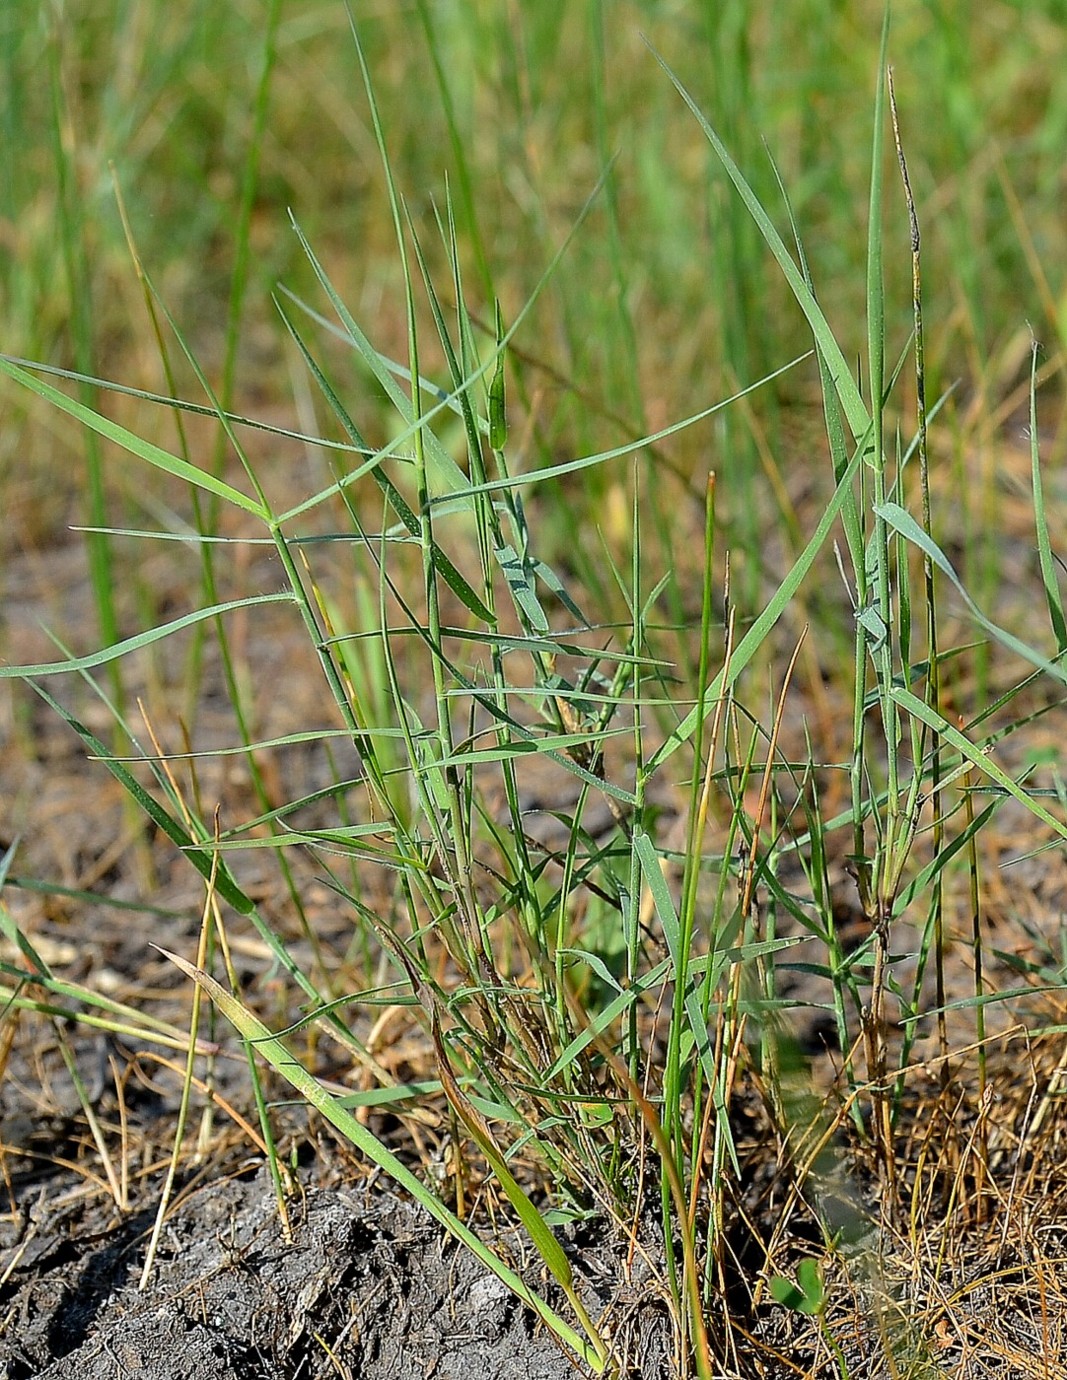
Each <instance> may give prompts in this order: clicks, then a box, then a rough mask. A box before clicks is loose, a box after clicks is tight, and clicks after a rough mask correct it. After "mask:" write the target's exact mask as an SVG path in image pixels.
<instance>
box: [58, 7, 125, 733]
mask: <svg viewBox="0 0 1067 1380" xmlns="http://www.w3.org/2000/svg"><path fill="white" fill-rule="evenodd" d="M48 14H49V16H50V17H47V18H46V22H47V23H48V29H49V32H48V39H47V44H46V47H47V53H48V75H49V85H50V91H51V97H52V126H51V135H52V153H53V163H54V166H55V171H56V183H57V190H58V200H59V239H60V246H61V249H62V257H63V266H64V269H65V272H66V279H67V294H68V298H69V307H70V325H71V334H72V345H73V350H74V358H75V360H76V362H77V363H76V367H77V369H78V370H79V372H80V373H82V374H83V375H89V374H91V373H92V353H93V327H92V321H93V290H92V277H91V275H90V273H89V264H88V259H87V253H86V243H85V236H86V223H85V220H84V218H83V215H82V211H81V205H82V195H83V193H82V189H81V187H80V186H79V185H78V176H77V158H76V155H77V149H76V148H75V147H72V146H68V145H72V143H73V129H72V125H73V119H72V112H71V110H70V108H69V106H68V102H67V96H66V93H65V90H64V85H65V83H64V73H63V52H62V46H61V45H62V43H63V41H64V36H65V35H66V36H69V35H70V30H69V29H68V28H67V26H66V25H64V24H63V22H62V21H61V19H60V17H59V14H58V12H56V13H54V14H53V13H51V12H48ZM79 395H80V398H81V401H82V403H83V404H84V405H85V406H86V407H88V408H93V409H94V410H95V409H96V408H97V406H98V401H97V396H96V391H95V389H94V388H93V387H92V386H91V385H89V384H88V383H84V382H83V383H82V384H80V385H79ZM85 462H86V478H87V486H88V513H89V525H90V526H91V527H93V528H95V529H98V530H96V531H93V532H91V533H89V534H87V537H86V545H87V547H88V552H89V577H90V582H91V584H92V589H93V603H94V606H95V608H96V616H97V620H98V622H99V625H100V636H101V638H102V639H103V641H104V644H105V645H107V646H110V645H111V644H113V643H115V642H117V641H118V639H119V620H118V613H117V611H116V608H115V590H116V588H117V587H118V584H119V582H118V581H117V580H116V579H115V575H114V568H113V564H112V559H111V549H110V538H109V537H108V536H107V535H106V533H105V532H103V531H102V530H99V529H102V528H104V527H105V526H106V524H107V501H106V497H105V493H104V469H103V458H102V455H101V451H100V444H99V441H98V439H97V437H96V435H95V433H93V432H89V433H87V434H86V437H85ZM108 679H109V680H110V682H111V693H112V696H113V697H114V698H115V699H116V701H118V702H119V703H121V702H122V696H123V693H124V691H123V686H122V680H121V677H120V676H119V671H118V667H117V666H114V665H112V666H110V667H109V668H108ZM115 748H116V751H122V748H121V746H120V745H119V744H116V745H115Z"/></svg>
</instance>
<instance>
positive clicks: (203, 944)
mask: <svg viewBox="0 0 1067 1380" xmlns="http://www.w3.org/2000/svg"><path fill="white" fill-rule="evenodd" d="M218 862H219V854H218V853H216V854H215V866H214V868H213V871H212V875H211V876H210V877H209V878H208V880H207V889H206V891H205V894H204V906H203V910H202V911H201V915H200V933H199V936H198V939H197V950H196V969H197V971H198V972H204V971H205V970H204V967H203V964H204V961H205V959H206V955H207V949H208V943H209V934H210V931H211V928H212V926H213V924H214V916H215V880H216V877H217V875H218ZM202 1002H203V993H202V990H201V987H200V985H199V984H194V987H193V997H192V1003H191V1007H190V1012H189V1047H188V1052H187V1054H186V1059H185V1076H184V1078H183V1079H182V1091H181V1097H180V1099H179V1102H178V1112H177V1116H176V1118H175V1125H174V1142H173V1145H172V1147H171V1153H170V1160H169V1162H168V1164H167V1173H166V1176H165V1178H164V1180H163V1187H162V1189H161V1191H160V1195H159V1206H158V1208H157V1209H156V1219H155V1222H154V1223H153V1226H152V1231H151V1234H150V1236H149V1238H148V1246H147V1247H146V1249H145V1258H144V1265H143V1267H142V1269H141V1277H140V1281H139V1282H138V1286H137V1287H138V1289H140V1290H141V1291H142V1292H143V1291H144V1290H145V1289H146V1288H147V1287H148V1281H149V1279H150V1278H151V1275H152V1267H153V1265H154V1264H155V1259H156V1252H157V1251H158V1249H159V1241H160V1237H161V1236H162V1234H163V1223H164V1222H165V1220H166V1216H167V1209H168V1208H169V1207H170V1197H171V1192H172V1190H173V1188H174V1181H175V1179H176V1178H177V1175H178V1161H179V1159H180V1157H181V1149H182V1141H183V1139H184V1137H185V1125H186V1121H187V1120H188V1116H189V1105H190V1101H191V1095H192V1087H193V1070H194V1068H195V1063H196V1045H197V1035H198V1031H199V1028H200V1008H201V1005H202Z"/></svg>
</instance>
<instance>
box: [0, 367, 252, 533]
mask: <svg viewBox="0 0 1067 1380" xmlns="http://www.w3.org/2000/svg"><path fill="white" fill-rule="evenodd" d="M0 372H2V373H5V374H7V376H8V378H10V379H13V380H14V381H15V382H16V383H20V384H22V386H23V387H24V388H28V389H29V390H30V392H31V393H36V394H37V396H38V397H39V398H43V399H44V400H45V401H46V402H49V403H51V404H52V405H53V406H54V407H57V408H59V410H60V411H61V412H65V413H66V414H67V415H68V416H69V417H73V418H74V420H75V421H78V422H81V423H82V425H83V426H87V427H89V429H90V430H92V431H95V432H97V433H98V434H99V435H100V436H103V437H105V438H106V439H107V440H109V441H114V442H115V444H116V445H117V446H121V447H122V448H123V450H127V451H129V452H130V454H131V455H135V456H137V458H138V459H139V460H144V461H146V462H147V463H148V464H149V465H154V466H155V468H156V469H160V470H163V471H165V472H166V473H167V474H172V475H173V476H174V477H175V478H176V479H184V480H185V482H186V483H188V484H193V485H195V486H196V487H197V488H198V489H204V490H206V492H207V493H210V494H214V495H215V497H216V498H222V499H225V500H226V502H227V503H232V504H233V505H234V507H235V508H243V509H244V511H245V512H246V513H253V514H254V515H255V516H256V517H258V518H261V519H262V520H263V521H264V522H266V521H267V520H268V518H269V514H268V513H267V511H266V509H265V508H264V507H263V506H262V504H260V503H257V502H256V500H255V499H254V498H249V497H248V496H247V495H246V494H243V493H241V491H240V490H239V489H235V488H233V486H232V485H230V484H227V483H226V482H225V481H224V480H222V479H218V478H216V477H215V475H213V474H209V473H208V472H207V471H206V470H201V469H198V468H197V467H196V466H195V465H190V464H189V462H188V461H187V460H182V459H180V458H179V457H178V456H177V455H172V454H171V453H170V451H168V450H163V449H162V447H160V446H155V445H153V444H152V442H151V441H146V440H144V439H143V438H142V437H140V436H136V435H135V434H134V433H133V432H132V431H127V430H126V428H125V427H124V426H119V424H118V423H117V422H113V421H111V420H110V419H109V418H107V417H102V416H101V415H100V413H98V412H94V411H93V410H92V408H90V407H85V406H84V405H83V404H82V403H79V402H75V401H74V399H73V398H68V397H67V395H66V394H65V393H61V392H60V391H59V389H58V388H53V387H52V386H51V384H48V383H45V382H44V381H43V380H42V379H38V378H34V376H33V375H32V374H30V373H28V372H27V371H26V370H25V369H20V368H19V367H18V365H17V364H12V363H11V362H10V360H8V359H6V358H4V357H3V356H0Z"/></svg>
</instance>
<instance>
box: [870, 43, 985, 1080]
mask: <svg viewBox="0 0 1067 1380" xmlns="http://www.w3.org/2000/svg"><path fill="white" fill-rule="evenodd" d="M887 77H888V83H889V106H890V111H891V113H892V119H893V138H894V142H895V144H896V150H897V161H898V163H899V165H900V176H901V181H902V183H903V186H904V198H905V201H906V203H907V208H908V224H909V227H910V230H911V267H912V278H911V282H912V316H913V332H914V345H915V410H916V422H917V427H918V438H917V441H918V455H919V487H920V493H921V499H922V524H923V531H924V532H925V533H926V535H927V536H928V537H930V538H931V539H932V538H933V521H932V516H931V508H930V451H929V445H928V439H927V427H928V418H927V409H926V337H925V333H924V330H923V295H922V235H921V233H920V228H919V216H918V212H917V211H916V208H915V197H914V195H913V193H912V189H911V179H910V177H909V175H908V164H907V159H906V158H905V156H904V145H903V140H902V138H901V133H900V119H899V112H898V110H897V99H896V91H895V90H894V87H893V69H892V68H891V67H890V68H889V71H888V73H887ZM923 580H924V587H925V602H926V646H927V667H928V669H927V681H926V696H927V703H928V704H929V705H930V707H931V708H932V709H934V710H939V708H940V702H941V667H940V658H939V645H938V636H937V584H936V575H935V569H934V563H933V560H932V559H931V557H930V555H929V554H928V553H926V552H924V553H923ZM909 662H910V657H904V658H903V664H904V667H905V668H906V667H907V666H908V664H909ZM914 760H915V770H916V773H917V774H918V764H919V762H920V761H921V760H922V756H921V753H920V754H918V755H916V756H915V759H914ZM930 802H931V808H932V811H933V832H932V843H933V852H934V857H935V858H936V857H938V856H939V855H940V853H941V849H942V848H943V846H944V840H945V821H944V802H943V797H942V786H941V742H940V739H939V738H938V737H937V735H936V734H934V735H933V738H932V742H931V745H930ZM968 822H970V821H968ZM933 886H934V894H933V898H932V901H931V905H932V907H933V915H934V938H933V943H934V951H935V961H936V965H937V966H936V984H937V993H936V998H935V1000H936V1004H937V1011H938V1016H937V1029H938V1046H939V1049H940V1053H941V1055H942V1056H943V1057H942V1061H941V1070H942V1073H941V1077H942V1080H943V1081H946V1080H947V1078H948V1060H947V1058H945V1057H944V1056H946V1055H947V1054H948V1032H947V1029H946V1025H945V1010H944V1008H945V970H944V948H945V936H944V883H943V879H942V874H941V873H940V872H938V874H937V876H936V877H935V878H934V883H933ZM982 1057H984V1050H983V1052H982Z"/></svg>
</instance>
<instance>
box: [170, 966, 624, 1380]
mask: <svg viewBox="0 0 1067 1380" xmlns="http://www.w3.org/2000/svg"><path fill="white" fill-rule="evenodd" d="M161 952H162V953H164V954H165V956H166V957H167V958H169V959H170V961H171V962H172V963H173V964H174V965H175V966H176V967H177V968H178V969H179V970H180V971H181V972H182V973H184V974H185V976H186V977H187V978H189V979H190V980H191V981H193V982H195V983H196V984H197V985H198V986H199V987H201V988H202V989H203V990H204V992H205V993H206V994H207V995H208V996H209V997H210V998H211V1000H212V1001H213V1002H214V1003H215V1005H216V1006H217V1007H218V1008H219V1010H220V1011H221V1012H222V1013H223V1015H224V1016H225V1017H226V1019H227V1020H228V1021H229V1022H230V1023H231V1025H233V1027H234V1028H235V1029H236V1030H237V1032H238V1033H239V1034H240V1036H241V1037H242V1039H243V1040H245V1041H247V1042H248V1044H249V1045H250V1046H251V1047H252V1048H253V1049H254V1051H255V1052H256V1053H257V1054H259V1055H260V1056H261V1057H262V1058H264V1059H266V1061H267V1062H268V1063H269V1064H270V1066H271V1067H272V1068H273V1069H274V1070H275V1071H276V1072H277V1073H279V1074H281V1076H282V1077H283V1078H284V1079H285V1080H286V1081H287V1082H288V1083H290V1084H292V1086H293V1087H294V1088H295V1089H296V1090H297V1092H299V1093H300V1095H301V1096H302V1097H303V1098H304V1099H305V1100H306V1101H307V1102H308V1103H309V1105H310V1106H312V1107H314V1108H315V1110H316V1111H317V1112H319V1114H320V1115H321V1116H323V1117H324V1118H325V1119H326V1120H327V1121H328V1122H329V1123H330V1124H331V1125H332V1126H334V1127H336V1129H337V1130H338V1131H340V1133H341V1134H342V1135H343V1136H344V1137H345V1139H346V1140H348V1141H350V1142H351V1143H352V1144H353V1145H354V1146H355V1147H356V1149H357V1150H359V1151H360V1152H361V1153H362V1154H364V1155H366V1157H367V1158H368V1159H369V1160H370V1161H371V1163H372V1164H375V1165H377V1166H378V1167H379V1168H380V1169H383V1170H384V1171H385V1172H386V1173H387V1174H388V1175H389V1177H390V1178H391V1179H392V1180H393V1181H394V1182H395V1183H397V1184H398V1185H399V1186H400V1187H401V1188H403V1189H405V1190H406V1191H407V1192H408V1193H410V1194H411V1196H412V1197H413V1198H414V1199H415V1201H416V1202H417V1203H418V1204H419V1205H420V1206H421V1207H423V1208H425V1209H426V1211H427V1212H429V1213H430V1215H431V1216H432V1217H433V1218H434V1219H435V1220H436V1221H438V1222H439V1223H440V1224H441V1225H442V1226H443V1227H444V1228H445V1230H446V1231H447V1232H448V1233H449V1234H450V1235H451V1236H454V1237H455V1238H456V1240H457V1241H459V1242H461V1243H462V1244H463V1245H464V1246H466V1247H467V1249H468V1250H469V1251H470V1252H471V1253H472V1254H473V1255H474V1256H475V1257H476V1258H477V1259H478V1260H480V1261H481V1262H482V1264H483V1265H485V1266H486V1268H487V1269H489V1270H491V1271H492V1272H493V1273H494V1274H495V1275H496V1276H497V1277H498V1278H499V1279H501V1280H503V1282H504V1283H505V1284H506V1285H507V1286H508V1288H509V1289H511V1291H512V1292H513V1293H514V1294H515V1295H516V1297H518V1298H520V1299H521V1300H522V1301H523V1303H525V1304H526V1305H527V1306H528V1307H529V1308H531V1309H533V1311H534V1312H535V1313H536V1314H537V1316H538V1317H539V1318H540V1319H541V1320H542V1322H544V1323H545V1325H546V1326H547V1327H549V1328H551V1330H552V1331H553V1332H554V1333H555V1334H556V1336H557V1337H559V1338H560V1340H561V1341H563V1342H564V1343H565V1344H566V1345H567V1346H569V1347H570V1348H571V1350H572V1351H574V1352H575V1354H576V1355H577V1356H578V1357H579V1358H580V1359H581V1360H582V1361H583V1362H584V1363H585V1364H586V1365H588V1366H589V1367H590V1368H591V1369H592V1370H593V1371H594V1372H595V1373H596V1374H598V1375H599V1374H601V1373H602V1372H603V1370H604V1364H605V1362H604V1355H603V1352H600V1353H598V1350H597V1346H596V1344H595V1343H594V1341H593V1339H590V1340H589V1341H586V1340H584V1339H583V1338H582V1337H580V1336H579V1335H578V1333H576V1332H575V1331H574V1329H573V1328H571V1327H570V1326H569V1324H567V1323H566V1322H565V1321H564V1320H563V1319H562V1318H560V1317H559V1315H558V1314H557V1313H555V1312H554V1311H553V1309H551V1308H550V1307H549V1306H548V1304H547V1303H545V1301H544V1300H543V1299H542V1298H541V1297H540V1296H539V1295H538V1294H536V1293H535V1292H534V1291H533V1290H532V1289H531V1288H530V1287H529V1285H527V1284H526V1282H525V1281H524V1280H523V1279H522V1278H521V1277H520V1276H519V1275H517V1274H516V1273H515V1272H514V1271H513V1270H511V1269H510V1268H509V1267H508V1266H507V1265H505V1264H504V1262H503V1261H502V1260H501V1259H500V1257H499V1256H498V1255H496V1253H495V1252H494V1251H492V1250H490V1248H489V1247H488V1246H486V1245H485V1243H484V1242H483V1241H482V1240H481V1238H480V1237H478V1236H476V1235H475V1234H474V1232H472V1231H471V1230H470V1228H469V1227H467V1226H466V1225H465V1224H464V1223H463V1222H461V1221H460V1220H459V1218H458V1217H456V1216H455V1214H454V1213H452V1212H451V1211H450V1210H449V1209H448V1208H447V1207H446V1206H445V1205H444V1203H442V1202H441V1200H440V1199H439V1198H437V1197H436V1196H435V1195H434V1194H432V1193H431V1192H430V1191H429V1189H427V1187H426V1185H425V1184H424V1183H423V1182H422V1181H421V1180H420V1179H419V1178H417V1177H416V1175H414V1174H413V1173H412V1172H411V1170H410V1169H409V1168H408V1167H407V1165H405V1164H404V1163H403V1161H402V1160H400V1159H399V1158H398V1157H397V1156H396V1155H395V1154H394V1153H393V1152H392V1151H391V1150H389V1149H388V1148H387V1147H386V1146H385V1145H383V1144H382V1142H381V1141H380V1140H379V1139H378V1138H377V1137H376V1136H375V1135H374V1134H373V1133H372V1132H371V1131H369V1130H368V1129H367V1128H366V1127H365V1126H364V1125H363V1124H362V1123H361V1122H360V1121H358V1120H357V1118H356V1117H354V1116H353V1115H352V1113H351V1112H350V1111H349V1110H348V1108H347V1107H345V1106H343V1105H342V1102H341V1100H340V1099H339V1098H338V1097H335V1096H334V1095H333V1094H332V1093H330V1092H328V1091H327V1090H326V1089H325V1088H324V1087H323V1086H322V1084H321V1083H320V1082H319V1081H318V1079H317V1078H315V1076H314V1075H313V1074H311V1073H309V1072H308V1070H307V1069H305V1068H304V1066H303V1065H302V1064H301V1063H300V1062H299V1061H298V1060H297V1059H295V1058H294V1057H293V1055H292V1054H291V1053H290V1052H289V1050H288V1049H286V1047H285V1045H284V1044H283V1043H282V1042H281V1040H279V1039H278V1038H277V1037H276V1036H275V1035H273V1034H272V1033H271V1031H270V1030H269V1029H268V1028H267V1026H265V1025H264V1024H263V1022H262V1021H261V1020H259V1018H258V1017H257V1016H256V1015H254V1014H253V1013H252V1012H251V1011H249V1010H248V1008H247V1007H246V1006H244V1005H243V1004H242V1003H241V1002H240V1001H238V999H237V998H236V997H234V996H233V995H232V994H231V993H229V992H227V991H226V989H225V988H224V987H223V986H222V985H221V984H220V983H219V982H217V981H216V980H215V979H214V978H213V977H212V976H211V975H210V974H209V973H205V972H202V971H200V970H199V969H197V968H196V967H194V965H193V964H191V963H189V962H188V961H187V960H186V959H184V958H180V957H179V956H178V955H177V954H173V953H168V952H167V951H166V950H161Z"/></svg>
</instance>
